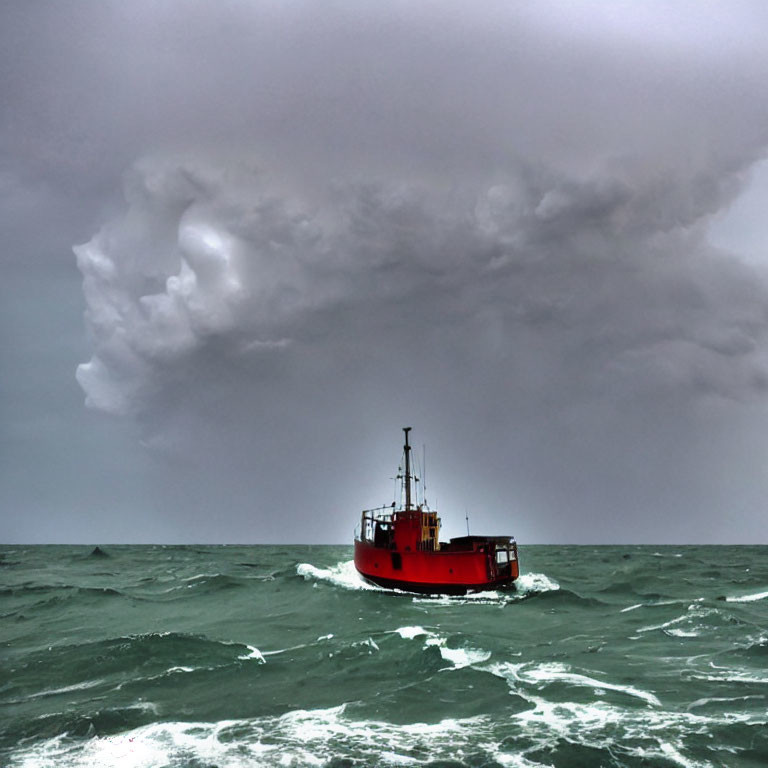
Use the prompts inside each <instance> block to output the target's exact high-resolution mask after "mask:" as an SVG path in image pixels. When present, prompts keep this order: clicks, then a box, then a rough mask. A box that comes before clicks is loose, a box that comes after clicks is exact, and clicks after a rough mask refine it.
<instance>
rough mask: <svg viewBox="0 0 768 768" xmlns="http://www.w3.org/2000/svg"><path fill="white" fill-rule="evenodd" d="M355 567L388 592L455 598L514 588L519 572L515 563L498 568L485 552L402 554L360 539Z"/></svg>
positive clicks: (357, 542) (356, 549)
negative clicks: (472, 593) (480, 592)
mask: <svg viewBox="0 0 768 768" xmlns="http://www.w3.org/2000/svg"><path fill="white" fill-rule="evenodd" d="M355 568H357V571H358V572H359V573H360V575H361V576H363V578H365V579H367V580H368V581H370V582H372V583H374V584H377V585H379V586H382V587H386V588H389V589H402V590H407V591H409V592H420V593H429V594H455V595H461V594H466V593H467V592H479V591H484V590H489V589H499V588H502V587H508V586H511V585H512V584H513V583H514V581H515V579H517V577H518V573H519V572H518V565H517V561H516V560H513V561H511V562H509V563H505V564H503V565H499V564H497V563H496V562H495V560H494V559H493V558H492V557H491V553H490V552H488V551H485V550H484V549H475V550H470V551H442V550H438V551H433V552H419V551H417V552H409V551H403V552H400V551H397V550H393V549H389V548H383V547H376V546H373V545H372V544H371V543H370V542H367V541H360V540H359V539H358V540H356V541H355Z"/></svg>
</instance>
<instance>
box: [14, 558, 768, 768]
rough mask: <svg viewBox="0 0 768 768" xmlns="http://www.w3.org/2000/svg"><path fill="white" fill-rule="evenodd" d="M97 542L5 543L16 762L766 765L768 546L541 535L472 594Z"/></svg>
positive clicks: (317, 563) (345, 572)
mask: <svg viewBox="0 0 768 768" xmlns="http://www.w3.org/2000/svg"><path fill="white" fill-rule="evenodd" d="M91 549H92V548H91V547H3V548H0V765H3V766H13V767H15V768H16V767H18V768H21V767H22V766H24V768H32V767H33V766H35V767H39V766H46V767H47V766H120V767H122V766H128V767H131V766H136V768H149V767H150V766H152V767H153V768H155V767H157V768H160V767H161V766H162V767H165V766H169V767H170V766H174V767H176V766H178V767H181V766H185V767H189V768H213V767H214V766H216V768H230V767H235V766H244V767H245V766H326V767H327V768H352V767H353V766H355V767H360V768H362V766H403V765H406V766H407V765H411V766H427V765H428V766H445V767H446V768H447V767H449V766H450V767H451V768H461V767H462V766H475V767H478V768H479V767H480V766H487V767H488V768H490V767H491V766H493V767H496V766H520V767H521V768H529V767H532V766H556V768H575V767H576V766H589V767H590V768H592V767H597V766H627V767H631V768H635V767H637V768H639V767H640V766H651V767H653V766H658V767H661V766H669V767H671V766H683V767H684V768H693V767H697V766H734V767H736V766H766V765H768V548H767V547H626V546H623V547H565V546H521V547H520V561H521V574H522V575H521V578H520V580H519V582H518V586H517V589H516V590H514V591H508V592H507V591H503V592H502V591H499V592H491V593H481V594H477V595H468V596H465V597H441V596H433V597H430V596H423V595H412V594H407V593H394V592H388V591H386V590H382V589H378V588H375V587H371V586H370V585H366V584H365V583H364V582H362V581H361V580H360V578H359V577H358V576H357V574H356V573H355V571H354V567H353V565H352V562H351V558H352V550H351V547H321V546H315V547H311V546H304V547H299V546H290V547H289V546H280V547H277V546H242V547H239V546H238V547H234V546H230V547H208V546H200V547H161V546H155V547H152V546H112V547H111V546H105V547H103V550H104V552H105V554H104V555H98V554H96V555H92V554H91Z"/></svg>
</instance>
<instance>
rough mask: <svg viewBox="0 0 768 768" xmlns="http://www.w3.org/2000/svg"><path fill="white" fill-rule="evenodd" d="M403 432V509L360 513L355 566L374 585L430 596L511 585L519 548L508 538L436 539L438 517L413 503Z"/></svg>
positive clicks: (392, 508) (516, 572)
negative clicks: (445, 540) (442, 540)
mask: <svg viewBox="0 0 768 768" xmlns="http://www.w3.org/2000/svg"><path fill="white" fill-rule="evenodd" d="M403 431H404V432H405V449H404V450H405V473H404V474H398V476H397V477H398V479H399V480H402V481H403V486H404V490H405V505H404V506H401V507H400V508H395V502H392V506H391V507H379V508H378V509H366V510H364V511H363V515H362V520H361V524H360V533H359V535H358V536H356V537H355V568H357V570H358V572H359V573H360V574H361V575H362V576H363V578H365V579H367V580H368V581H370V582H373V583H374V584H378V585H379V586H382V587H388V588H391V589H403V590H407V591H409V592H425V593H430V594H451V595H463V594H466V593H467V592H477V591H481V590H486V589H496V588H498V587H506V586H509V585H511V584H512V583H513V582H514V581H515V579H516V578H517V577H518V575H519V572H520V571H519V567H518V560H517V544H516V542H515V540H514V538H512V537H511V536H469V535H467V536H460V537H458V538H455V539H451V540H450V541H448V542H447V543H446V542H441V541H440V538H439V537H440V518H439V517H438V516H437V512H436V511H435V510H431V509H429V507H428V506H427V503H426V500H424V502H423V503H422V504H417V505H415V506H414V505H413V504H412V503H411V482H412V481H413V482H418V478H415V477H414V476H413V474H412V472H411V446H410V445H409V444H408V433H409V432H410V431H411V428H410V427H404V428H403Z"/></svg>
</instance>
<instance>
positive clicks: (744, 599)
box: [725, 591, 768, 603]
mask: <svg viewBox="0 0 768 768" xmlns="http://www.w3.org/2000/svg"><path fill="white" fill-rule="evenodd" d="M767 597H768V591H767V592H755V593H752V594H750V595H737V596H733V597H726V598H725V599H726V602H729V603H754V602H756V601H757V600H765V599H766V598H767Z"/></svg>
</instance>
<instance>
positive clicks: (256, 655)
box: [237, 645, 267, 664]
mask: <svg viewBox="0 0 768 768" xmlns="http://www.w3.org/2000/svg"><path fill="white" fill-rule="evenodd" d="M245 647H246V648H247V649H248V650H249V651H250V653H246V654H243V655H242V656H238V657H237V658H238V659H240V660H241V661H246V660H247V659H256V661H258V662H259V664H266V663H267V660H266V659H265V658H264V654H263V653H262V652H261V651H260V650H259V649H258V648H256V647H255V646H253V645H246V646H245Z"/></svg>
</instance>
